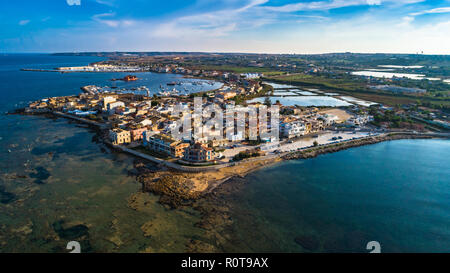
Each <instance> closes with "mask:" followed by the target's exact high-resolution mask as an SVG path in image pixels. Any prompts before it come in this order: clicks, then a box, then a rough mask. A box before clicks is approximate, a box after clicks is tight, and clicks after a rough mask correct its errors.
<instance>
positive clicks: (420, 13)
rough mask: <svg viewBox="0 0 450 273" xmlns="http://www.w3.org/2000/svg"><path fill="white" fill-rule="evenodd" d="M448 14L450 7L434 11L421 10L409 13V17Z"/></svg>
mask: <svg viewBox="0 0 450 273" xmlns="http://www.w3.org/2000/svg"><path fill="white" fill-rule="evenodd" d="M448 12H450V7H442V8H435V9H429V10H423V11H419V12H415V13H411V14H410V15H411V16H419V15H424V14H434V13H448Z"/></svg>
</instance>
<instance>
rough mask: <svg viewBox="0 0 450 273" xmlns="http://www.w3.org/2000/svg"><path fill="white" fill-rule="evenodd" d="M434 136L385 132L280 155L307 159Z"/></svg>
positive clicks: (286, 157)
mask: <svg viewBox="0 0 450 273" xmlns="http://www.w3.org/2000/svg"><path fill="white" fill-rule="evenodd" d="M431 138H435V137H433V136H429V135H416V134H396V133H392V134H386V135H381V136H372V137H367V138H363V139H357V140H351V141H347V142H342V143H338V144H331V145H326V146H323V147H314V148H310V149H307V150H303V151H298V152H293V153H289V154H287V155H284V156H282V157H281V158H282V159H283V160H295V159H308V158H314V157H317V156H319V155H321V154H328V153H335V152H339V151H342V150H346V149H349V148H354V147H360V146H365V145H370V144H376V143H379V142H383V141H392V140H400V139H431Z"/></svg>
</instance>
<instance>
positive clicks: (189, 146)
mask: <svg viewBox="0 0 450 273" xmlns="http://www.w3.org/2000/svg"><path fill="white" fill-rule="evenodd" d="M90 88H93V87H90ZM243 90H244V92H247V91H245V90H246V89H245V88H244V89H243ZM213 95H214V96H210V97H206V98H203V99H202V100H203V107H204V108H206V107H209V106H217V105H218V106H219V107H220V108H221V109H222V110H223V111H224V113H225V114H224V115H223V125H224V126H223V128H225V130H223V131H217V130H215V129H213V128H209V129H208V128H206V127H205V126H204V124H205V122H206V119H205V118H203V117H202V118H200V119H196V116H195V113H194V112H193V106H194V102H193V100H192V98H189V97H187V96H186V97H164V98H158V99H157V101H154V103H152V99H153V98H150V97H148V96H145V95H136V94H132V93H126V94H117V93H111V92H97V93H94V94H93V93H89V92H88V93H82V94H80V95H78V96H67V97H54V98H48V99H44V100H41V101H37V102H34V103H32V104H30V106H29V107H30V108H31V109H36V110H37V109H50V110H53V111H60V112H64V113H67V114H72V115H75V116H80V117H84V118H88V119H91V120H95V121H97V122H100V123H105V124H107V125H109V126H110V128H111V129H110V130H109V134H108V137H109V140H110V142H111V143H112V144H114V145H127V144H131V143H133V147H134V146H140V145H141V146H143V147H145V148H146V149H148V150H150V151H153V152H155V153H157V154H165V155H168V156H170V157H173V158H177V159H182V160H185V161H189V162H194V163H195V162H208V161H214V160H216V159H217V158H219V157H222V153H221V152H216V151H222V152H223V150H224V149H227V148H232V147H233V145H235V144H238V143H242V142H245V141H246V140H248V139H249V136H250V135H249V134H250V132H249V130H248V129H246V130H245V131H244V132H237V133H236V132H235V131H234V127H233V128H231V130H233V132H232V133H231V134H228V133H229V132H228V131H227V130H230V129H229V128H227V126H226V123H227V122H229V120H230V116H229V113H227V112H226V111H225V105H227V104H228V103H229V102H230V100H231V99H232V98H233V97H234V96H236V95H238V91H235V90H234V89H228V90H219V91H216V92H214V93H213ZM180 106H181V108H182V109H187V111H188V112H190V113H191V117H192V121H193V123H192V128H198V127H202V130H203V132H202V135H203V137H200V138H195V140H193V139H194V138H193V137H192V136H193V132H192V131H190V132H189V136H190V138H188V139H187V140H183V139H182V140H176V139H174V138H173V137H172V131H173V129H174V127H175V126H176V125H177V121H178V120H179V119H181V118H183V117H184V116H180V114H179V113H178V112H175V110H174V109H175V108H176V107H177V108H178V109H179V107H180ZM262 106H263V104H258V103H255V104H252V105H250V106H245V107H244V106H240V108H239V109H240V110H241V111H243V112H249V111H250V109H249V107H251V108H253V109H258V110H257V111H258V113H259V112H260V110H259V107H262ZM280 107H281V110H289V111H281V113H289V114H282V115H280V122H279V128H278V133H279V138H278V139H291V138H294V137H300V136H304V135H308V134H313V133H317V132H320V131H322V130H324V129H326V128H327V127H330V126H332V125H333V124H334V123H335V122H337V121H338V118H337V116H334V115H331V114H320V111H319V109H317V108H314V107H309V108H306V109H305V108H303V109H299V108H296V107H293V106H286V107H285V106H280ZM232 115H233V116H232V117H231V120H232V121H233V122H234V124H238V123H239V122H241V124H242V123H243V124H244V127H245V128H249V123H250V121H249V117H248V116H245V117H244V118H242V116H241V117H239V116H238V115H237V114H236V115H235V114H234V113H233V114H232ZM258 118H259V117H258ZM269 120H270V119H268V124H267V127H266V128H265V130H270V131H271V130H272V128H270V126H271V124H270V122H269ZM368 121H370V117H368V116H354V117H352V118H351V119H349V120H348V121H347V123H351V124H353V125H355V126H359V125H361V124H364V123H367V122H368ZM195 122H199V124H196V123H195ZM257 125H258V128H257V130H258V132H259V133H260V135H261V132H260V131H261V130H262V129H261V128H260V122H259V120H258V122H257ZM190 130H191V129H190ZM219 134H223V135H221V136H220V135H219ZM230 135H231V136H232V137H231V138H229V136H230ZM259 140H260V142H261V143H267V142H272V141H273V140H274V139H273V138H271V137H266V138H261V137H260V139H259Z"/></svg>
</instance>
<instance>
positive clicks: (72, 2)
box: [66, 0, 81, 6]
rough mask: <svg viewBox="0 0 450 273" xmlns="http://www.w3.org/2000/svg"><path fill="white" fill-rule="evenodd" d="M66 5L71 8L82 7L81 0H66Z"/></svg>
mask: <svg viewBox="0 0 450 273" xmlns="http://www.w3.org/2000/svg"><path fill="white" fill-rule="evenodd" d="M66 3H67V5H69V6H80V5H81V0H66Z"/></svg>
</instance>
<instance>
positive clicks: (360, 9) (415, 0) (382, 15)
mask: <svg viewBox="0 0 450 273" xmlns="http://www.w3.org/2000/svg"><path fill="white" fill-rule="evenodd" d="M73 51H208V52H261V53H326V52H345V51H351V52H393V53H416V52H421V51H423V52H424V53H426V54H450V0H434V1H429V0H307V1H301V0H215V1H211V0H197V1H189V0H165V1H153V0H150V1H149V0H39V1H34V0H29V1H23V0H22V1H21V0H16V1H2V11H0V52H73Z"/></svg>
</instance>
